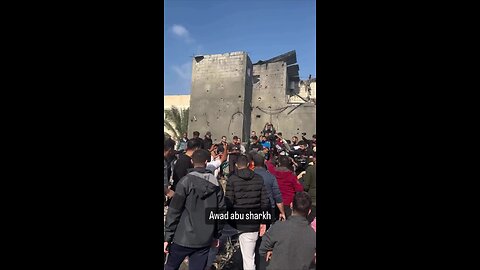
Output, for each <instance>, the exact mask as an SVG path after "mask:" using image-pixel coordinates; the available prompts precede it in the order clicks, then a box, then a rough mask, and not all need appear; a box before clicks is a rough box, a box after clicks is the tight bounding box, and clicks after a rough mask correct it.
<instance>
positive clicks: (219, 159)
mask: <svg viewBox="0 0 480 270" xmlns="http://www.w3.org/2000/svg"><path fill="white" fill-rule="evenodd" d="M222 144H223V149H225V150H226V151H224V152H223V153H221V154H219V153H218V152H217V145H215V144H214V145H212V147H211V148H210V154H211V156H212V158H211V161H210V162H208V163H207V167H206V169H207V170H209V171H211V172H213V174H214V175H215V177H217V176H218V173H219V172H220V166H221V165H222V164H223V163H224V162H225V161H226V160H227V158H228V144H227V143H226V142H222Z"/></svg>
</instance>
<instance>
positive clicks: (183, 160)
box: [171, 139, 202, 191]
mask: <svg viewBox="0 0 480 270" xmlns="http://www.w3.org/2000/svg"><path fill="white" fill-rule="evenodd" d="M201 148H202V143H201V142H200V140H198V139H192V140H189V141H188V142H187V151H186V152H185V153H184V154H181V155H180V156H179V157H178V160H177V162H176V163H175V165H174V166H173V185H172V187H171V189H172V190H173V191H175V188H176V186H177V183H178V182H179V181H180V179H182V177H184V176H185V175H187V173H188V170H189V169H191V168H193V164H192V155H193V153H194V152H195V151H196V150H197V149H201Z"/></svg>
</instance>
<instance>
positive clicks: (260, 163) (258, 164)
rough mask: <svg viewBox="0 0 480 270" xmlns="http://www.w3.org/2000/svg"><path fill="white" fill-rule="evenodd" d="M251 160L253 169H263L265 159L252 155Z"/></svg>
mask: <svg viewBox="0 0 480 270" xmlns="http://www.w3.org/2000/svg"><path fill="white" fill-rule="evenodd" d="M252 160H253V164H254V165H255V167H263V166H265V158H264V157H262V156H261V155H259V154H254V155H252Z"/></svg>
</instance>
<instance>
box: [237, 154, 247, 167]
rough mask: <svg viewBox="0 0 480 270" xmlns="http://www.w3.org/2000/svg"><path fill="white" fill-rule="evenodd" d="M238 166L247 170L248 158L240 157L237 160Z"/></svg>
mask: <svg viewBox="0 0 480 270" xmlns="http://www.w3.org/2000/svg"><path fill="white" fill-rule="evenodd" d="M237 166H238V167H239V168H246V167H247V166H248V157H247V156H246V155H240V156H239V157H238V159H237Z"/></svg>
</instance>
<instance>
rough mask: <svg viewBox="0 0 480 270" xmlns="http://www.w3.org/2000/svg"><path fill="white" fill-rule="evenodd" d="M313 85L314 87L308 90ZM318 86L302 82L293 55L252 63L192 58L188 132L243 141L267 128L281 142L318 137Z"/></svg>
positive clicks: (241, 55)
mask: <svg viewBox="0 0 480 270" xmlns="http://www.w3.org/2000/svg"><path fill="white" fill-rule="evenodd" d="M312 86H314V87H312ZM315 86H316V83H315V79H314V78H309V79H308V80H303V81H302V80H300V76H299V66H298V64H297V57H296V52H295V51H290V52H288V53H285V54H282V55H279V56H277V57H274V58H272V59H269V60H266V61H258V62H257V63H255V64H252V62H251V60H250V58H249V56H248V54H247V53H246V52H232V53H226V54H214V55H202V56H196V57H194V58H193V60H192V91H191V95H190V115H189V118H190V119H189V125H188V133H189V135H191V134H192V132H193V131H199V132H200V134H205V132H207V131H210V132H212V137H213V138H212V139H213V140H214V141H217V142H219V141H220V139H221V136H222V135H225V136H227V137H228V138H229V140H231V138H232V137H233V136H235V135H236V136H238V137H240V138H242V141H244V142H245V141H247V140H248V137H249V134H250V132H251V131H253V130H254V131H256V132H257V134H259V133H260V131H261V130H263V128H264V126H265V123H267V122H270V123H273V125H274V127H275V129H276V130H277V131H279V132H282V133H283V135H284V137H286V138H291V136H293V135H299V137H300V136H301V134H302V133H303V132H305V133H307V137H311V135H312V134H315V133H316V130H315V128H316V127H315V120H316V87H315Z"/></svg>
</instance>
